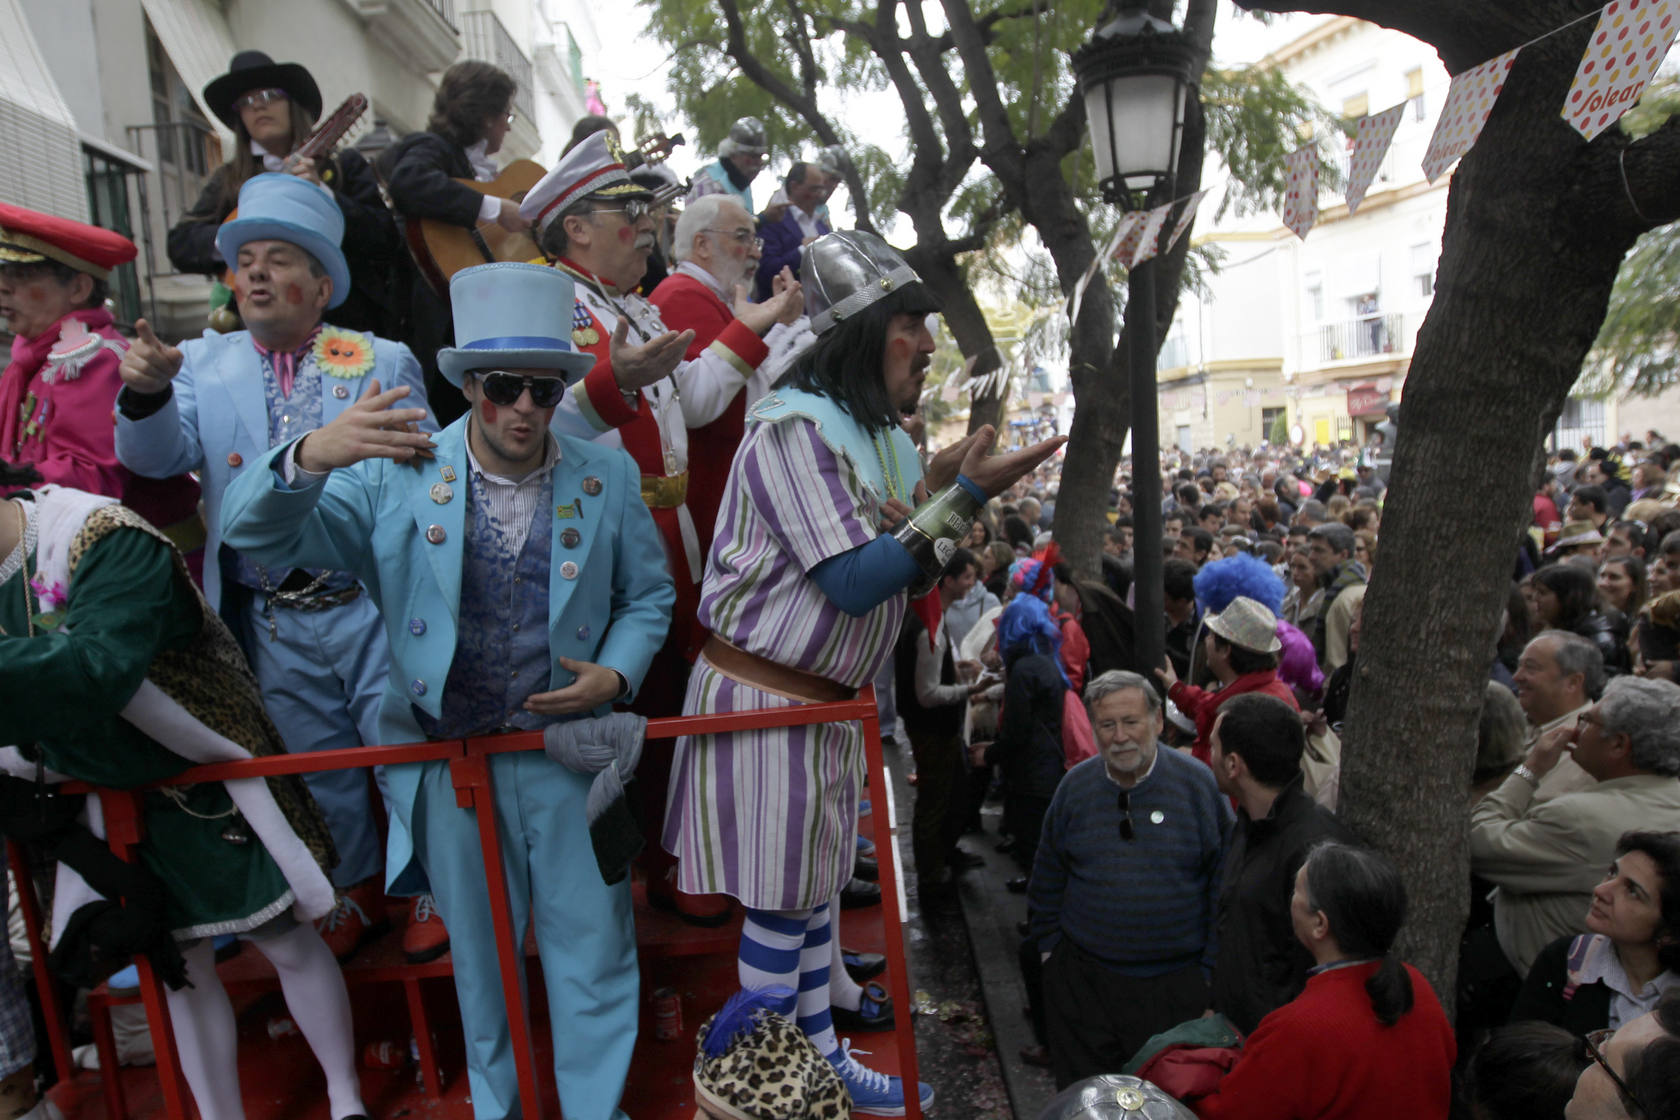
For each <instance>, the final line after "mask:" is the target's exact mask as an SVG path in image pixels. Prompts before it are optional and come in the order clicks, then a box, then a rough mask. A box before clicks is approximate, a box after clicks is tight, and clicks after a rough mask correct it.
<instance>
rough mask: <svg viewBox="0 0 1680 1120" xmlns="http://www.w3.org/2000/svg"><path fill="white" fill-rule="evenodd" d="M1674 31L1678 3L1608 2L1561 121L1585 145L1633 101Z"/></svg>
mask: <svg viewBox="0 0 1680 1120" xmlns="http://www.w3.org/2000/svg"><path fill="white" fill-rule="evenodd" d="M1677 31H1680V0H1610V3H1608V4H1606V5H1605V6H1604V11H1603V12H1601V13H1600V14H1599V17H1598V26H1597V27H1596V28H1594V29H1593V33H1592V38H1591V39H1588V40H1587V49H1586V53H1584V54H1583V55H1582V56H1581V65H1580V66H1579V67H1578V68H1577V69H1576V71H1575V80H1574V82H1572V83H1570V86H1569V94H1568V96H1566V97H1565V98H1564V102H1563V109H1562V113H1563V119H1564V120H1566V121H1568V122H1569V123H1570V125H1572V126H1573V127H1574V129H1575V131H1577V132H1579V133H1580V134H1581V135H1582V136H1585V137H1586V138H1587V139H1588V140H1591V139H1592V138H1593V137H1595V136H1597V135H1598V134H1599V133H1601V132H1603V131H1604V130H1605V129H1607V128H1609V127H1610V126H1611V125H1612V124H1615V123H1616V120H1617V119H1618V118H1619V117H1620V116H1621V115H1622V114H1623V113H1625V112H1627V111H1628V110H1629V109H1631V108H1632V107H1633V105H1634V103H1635V102H1637V101H1638V100H1639V95H1640V94H1642V93H1644V92H1645V86H1646V84H1647V83H1649V82H1650V80H1651V75H1652V74H1655V73H1656V72H1657V67H1658V66H1660V65H1662V60H1663V57H1664V56H1665V55H1667V54H1668V48H1669V47H1671V46H1673V45H1674V35H1675V32H1677Z"/></svg>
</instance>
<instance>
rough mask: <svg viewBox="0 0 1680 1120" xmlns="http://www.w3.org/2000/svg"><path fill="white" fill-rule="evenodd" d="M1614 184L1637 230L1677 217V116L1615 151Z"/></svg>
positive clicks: (1679, 154) (1679, 204) (1679, 194)
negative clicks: (1616, 176)
mask: <svg viewBox="0 0 1680 1120" xmlns="http://www.w3.org/2000/svg"><path fill="white" fill-rule="evenodd" d="M1616 162H1617V164H1618V165H1619V166H1618V167H1617V168H1616V172H1617V175H1618V177H1619V178H1620V177H1623V176H1625V178H1623V180H1622V182H1621V183H1619V184H1618V186H1620V187H1621V188H1622V200H1623V202H1625V203H1626V204H1627V209H1628V212H1629V215H1630V217H1631V218H1632V219H1633V220H1635V221H1637V222H1638V223H1639V228H1641V229H1647V230H1648V229H1655V228H1657V227H1658V226H1663V225H1667V224H1668V223H1669V222H1672V221H1674V220H1675V219H1677V218H1680V180H1677V179H1676V177H1675V175H1674V168H1675V167H1676V166H1680V117H1670V118H1669V119H1668V121H1667V122H1665V123H1664V124H1663V126H1662V127H1661V128H1659V129H1657V130H1656V131H1655V132H1653V133H1651V134H1650V135H1649V136H1646V137H1645V138H1644V139H1642V140H1636V141H1634V142H1633V143H1631V144H1629V145H1628V146H1627V147H1626V148H1625V149H1622V151H1621V152H1619V153H1618V154H1617V157H1616Z"/></svg>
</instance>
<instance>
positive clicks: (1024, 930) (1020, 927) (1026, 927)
mask: <svg viewBox="0 0 1680 1120" xmlns="http://www.w3.org/2000/svg"><path fill="white" fill-rule="evenodd" d="M1015 932H1016V933H1018V934H1020V935H1021V936H1022V937H1025V936H1026V935H1027V934H1029V933H1031V932H1032V925H1031V924H1030V923H1028V922H1025V921H1020V922H1016V923H1015Z"/></svg>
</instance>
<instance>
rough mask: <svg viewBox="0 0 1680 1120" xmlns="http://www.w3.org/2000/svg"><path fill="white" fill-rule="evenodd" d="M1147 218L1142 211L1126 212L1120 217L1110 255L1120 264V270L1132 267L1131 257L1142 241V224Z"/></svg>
mask: <svg viewBox="0 0 1680 1120" xmlns="http://www.w3.org/2000/svg"><path fill="white" fill-rule="evenodd" d="M1147 217H1148V214H1147V213H1145V212H1144V211H1142V210H1128V211H1127V212H1126V213H1124V214H1122V215H1121V216H1120V225H1119V227H1118V228H1117V229H1116V230H1115V233H1116V234H1117V235H1118V240H1116V242H1115V246H1114V252H1113V253H1111V254H1110V255H1111V256H1112V257H1113V258H1114V259H1115V260H1117V261H1119V262H1120V267H1121V268H1131V267H1132V257H1133V256H1134V255H1135V254H1136V253H1137V250H1138V244H1139V243H1140V242H1141V241H1142V240H1143V223H1144V221H1145V219H1147Z"/></svg>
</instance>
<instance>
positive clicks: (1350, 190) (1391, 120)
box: [1343, 101, 1406, 214]
mask: <svg viewBox="0 0 1680 1120" xmlns="http://www.w3.org/2000/svg"><path fill="white" fill-rule="evenodd" d="M1405 111H1406V103H1405V102H1404V101H1402V102H1400V104H1398V105H1396V106H1395V107H1394V108H1392V109H1384V110H1383V111H1382V112H1380V113H1377V114H1375V115H1373V116H1369V117H1360V118H1359V126H1358V127H1357V128H1356V129H1355V130H1354V133H1353V150H1352V151H1351V152H1349V153H1348V181H1347V193H1346V195H1344V196H1343V197H1345V198H1346V199H1347V208H1348V213H1349V214H1352V213H1354V212H1355V211H1357V210H1358V209H1359V204H1360V203H1361V202H1364V201H1365V192H1366V191H1368V190H1370V189H1371V181H1372V180H1373V179H1375V178H1376V177H1377V168H1379V167H1381V166H1382V161H1383V157H1384V156H1385V155H1387V154H1388V144H1389V141H1391V140H1393V139H1394V130H1395V129H1397V128H1399V127H1400V114H1402V113H1404V112H1405Z"/></svg>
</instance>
